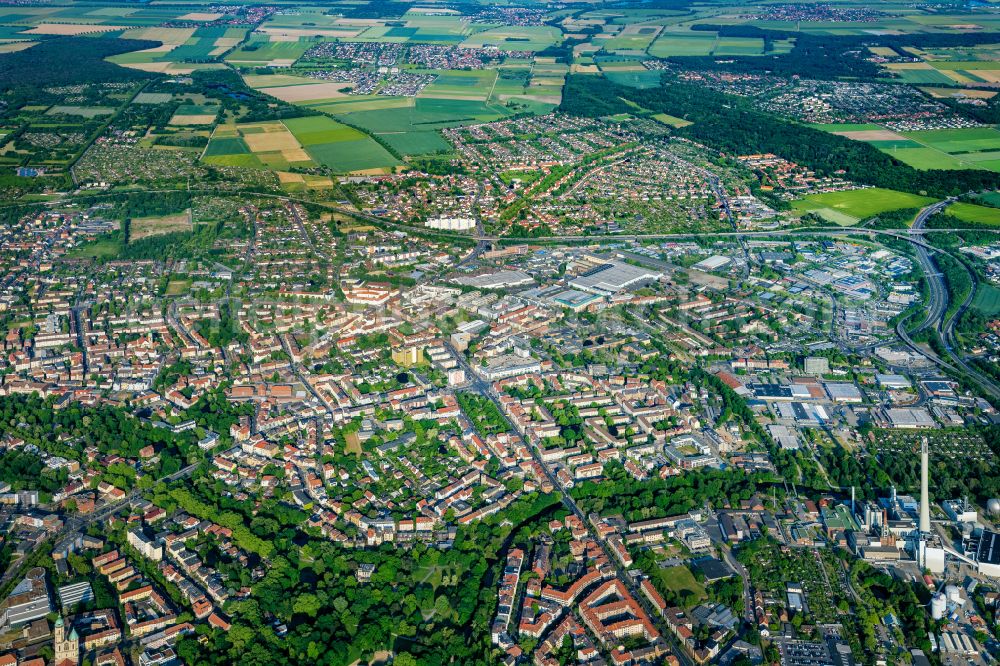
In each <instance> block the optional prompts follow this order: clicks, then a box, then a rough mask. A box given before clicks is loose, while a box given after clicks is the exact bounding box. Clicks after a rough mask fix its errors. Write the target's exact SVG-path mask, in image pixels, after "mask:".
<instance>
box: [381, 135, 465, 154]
mask: <svg viewBox="0 0 1000 666" xmlns="http://www.w3.org/2000/svg"><path fill="white" fill-rule="evenodd" d="M378 136H379V138H380V139H382V140H383V141H385V142H386V143H388V144H389V145H390V146H392V149H393V150H395V151H396V152H398V153H400V154H402V155H429V154H431V153H440V152H447V151H450V150H451V144H450V143H448V142H447V141H445V140H444V137H443V136H441V134H440V133H438V132H436V131H434V130H428V131H424V132H421V131H414V132H401V133H392V132H390V133H386V134H379V135H378Z"/></svg>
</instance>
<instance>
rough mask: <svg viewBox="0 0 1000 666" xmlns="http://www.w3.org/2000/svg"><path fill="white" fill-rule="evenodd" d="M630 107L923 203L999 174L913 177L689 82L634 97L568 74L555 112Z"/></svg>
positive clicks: (872, 153)
mask: <svg viewBox="0 0 1000 666" xmlns="http://www.w3.org/2000/svg"><path fill="white" fill-rule="evenodd" d="M628 102H632V103H634V104H637V105H639V106H640V107H641V108H642V109H645V110H646V111H645V113H647V114H656V113H667V114H669V115H671V116H675V117H677V118H683V119H685V120H690V121H692V122H693V124H691V125H688V126H686V127H682V128H680V129H678V130H676V134H677V135H678V136H682V137H685V138H688V139H691V140H693V141H697V142H699V143H702V144H705V145H707V146H711V147H712V148H715V149H717V150H719V151H721V152H723V153H727V154H736V155H752V154H759V153H774V154H776V155H780V156H781V157H783V158H785V159H787V160H790V161H792V162H795V163H797V164H800V165H802V166H806V167H809V168H810V169H813V170H814V171H816V172H817V173H818V174H821V175H824V176H826V175H833V174H834V173H837V172H843V174H844V176H845V177H846V178H848V179H850V180H852V181H855V182H857V183H863V184H866V185H873V186H875V187H884V188H887V189H893V190H901V191H904V192H915V193H922V194H927V195H929V196H938V197H947V196H953V195H957V194H962V193H965V192H969V191H973V190H985V189H996V188H998V187H1000V174H997V173H993V172H990V171H973V170H969V171H945V170H928V171H918V170H917V169H914V168H913V167H911V166H908V165H906V164H903V163H902V162H899V161H898V160H896V159H894V158H893V157H891V156H889V155H887V154H885V153H883V152H882V151H880V150H879V149H878V148H875V147H874V146H872V145H869V144H867V143H863V142H861V141H852V140H851V139H848V138H845V137H842V136H838V135H835V134H829V133H827V132H823V131H820V130H816V129H812V128H810V127H806V126H804V125H799V124H797V123H794V122H791V121H789V120H784V119H782V118H778V117H777V116H773V115H771V114H768V113H763V112H761V111H758V110H756V109H754V108H753V107H752V106H751V105H750V103H749V102H747V101H746V100H744V99H741V98H739V97H736V96H733V95H726V94H724V93H720V92H715V91H712V90H708V89H706V88H705V87H703V86H700V85H697V84H692V83H683V82H680V81H675V80H665V81H664V82H663V83H662V84H661V85H660V86H659V87H656V88H649V89H645V90H640V89H636V88H628V87H624V86H619V85H616V84H614V83H612V82H611V81H608V80H607V79H604V78H600V77H595V76H588V75H580V74H577V75H570V76H569V77H568V78H567V79H566V87H565V89H564V90H563V100H562V104H561V105H560V109H561V110H562V111H564V112H566V113H569V114H572V115H577V116H585V117H591V118H593V117H601V116H607V115H614V114H618V113H635V107H634V106H632V105H630V104H629V103H628Z"/></svg>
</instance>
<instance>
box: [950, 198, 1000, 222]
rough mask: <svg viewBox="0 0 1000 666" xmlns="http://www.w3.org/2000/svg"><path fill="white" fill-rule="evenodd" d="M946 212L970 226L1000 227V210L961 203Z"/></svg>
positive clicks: (953, 205) (955, 204)
mask: <svg viewBox="0 0 1000 666" xmlns="http://www.w3.org/2000/svg"><path fill="white" fill-rule="evenodd" d="M945 212H946V213H948V215H951V216H952V217H956V218H958V219H960V220H962V221H963V222H968V223H970V224H977V225H988V226H991V227H1000V208H991V207H989V206H977V205H976V204H971V203H965V202H964V201H959V202H956V203H953V204H951V205H950V206H948V208H947V209H946V211H945Z"/></svg>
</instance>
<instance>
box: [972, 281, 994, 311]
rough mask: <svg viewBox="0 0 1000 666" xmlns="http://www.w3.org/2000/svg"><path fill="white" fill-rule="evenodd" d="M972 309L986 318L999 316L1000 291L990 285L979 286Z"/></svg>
mask: <svg viewBox="0 0 1000 666" xmlns="http://www.w3.org/2000/svg"><path fill="white" fill-rule="evenodd" d="M972 307H973V308H975V309H976V310H979V311H980V312H981V313H983V314H984V315H986V316H987V317H993V316H995V315H998V314H1000V289H998V288H997V287H994V286H993V285H991V284H980V285H979V288H978V289H976V297H975V299H973V301H972Z"/></svg>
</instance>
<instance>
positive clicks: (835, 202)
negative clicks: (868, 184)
mask: <svg viewBox="0 0 1000 666" xmlns="http://www.w3.org/2000/svg"><path fill="white" fill-rule="evenodd" d="M934 201H935V200H934V199H932V198H930V197H922V196H919V195H916V194H907V193H906V192H897V191H895V190H885V189H882V188H879V187H874V188H867V189H863V190H848V191H846V192H825V193H822V194H810V195H808V196H806V197H804V198H802V199H799V200H798V201H795V202H793V203H792V207H793V208H795V209H796V210H800V211H803V212H812V213H817V214H818V215H820V216H822V217H824V218H826V219H828V220H830V221H831V222H834V223H836V224H841V225H848V224H856V223H857V222H859V221H860V220H863V219H865V218H868V217H871V216H873V215H878V214H879V213H885V212H887V211H890V210H899V209H900V208H921V207H923V206H927V205H929V204H931V203H934Z"/></svg>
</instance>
